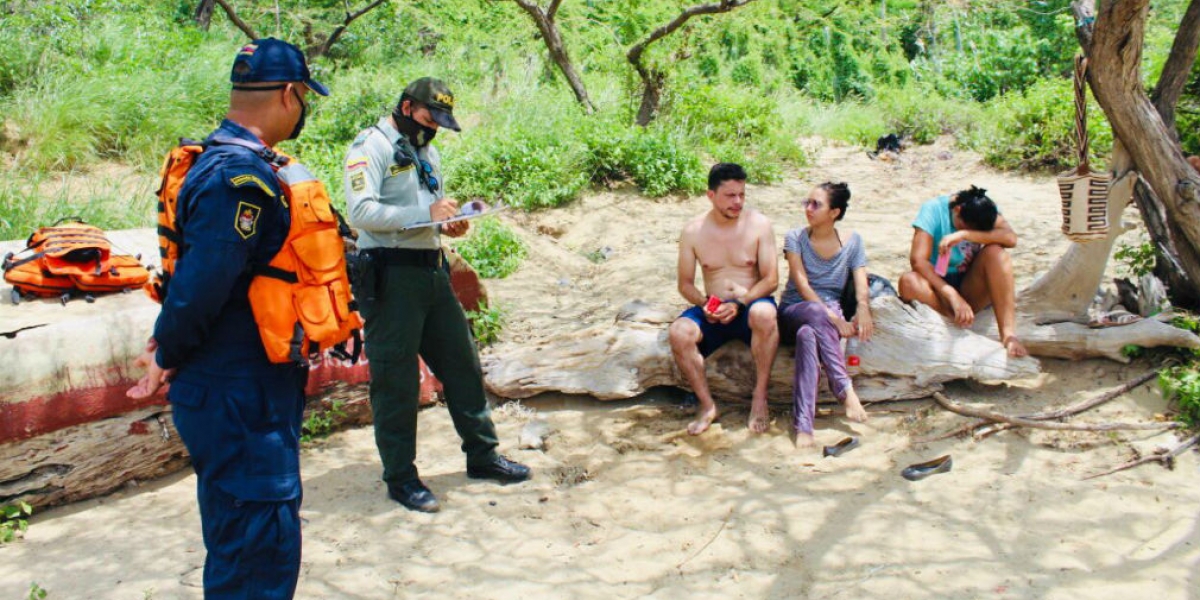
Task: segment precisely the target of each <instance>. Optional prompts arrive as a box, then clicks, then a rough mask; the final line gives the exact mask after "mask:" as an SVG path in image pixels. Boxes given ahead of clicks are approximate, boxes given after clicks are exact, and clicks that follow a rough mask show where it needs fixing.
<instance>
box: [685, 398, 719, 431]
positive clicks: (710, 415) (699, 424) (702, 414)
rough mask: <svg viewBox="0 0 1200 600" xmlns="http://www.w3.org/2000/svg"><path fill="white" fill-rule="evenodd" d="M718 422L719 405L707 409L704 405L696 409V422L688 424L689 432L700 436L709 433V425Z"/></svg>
mask: <svg viewBox="0 0 1200 600" xmlns="http://www.w3.org/2000/svg"><path fill="white" fill-rule="evenodd" d="M716 420H717V405H715V404H714V405H712V406H709V407H707V408H705V407H704V406H703V405H701V406H700V408H698V409H696V420H695V421H692V422H691V423H688V426H687V432H688V433H689V434H691V435H700V434H702V433H704V432H705V431H708V427H709V425H712V424H713V421H716Z"/></svg>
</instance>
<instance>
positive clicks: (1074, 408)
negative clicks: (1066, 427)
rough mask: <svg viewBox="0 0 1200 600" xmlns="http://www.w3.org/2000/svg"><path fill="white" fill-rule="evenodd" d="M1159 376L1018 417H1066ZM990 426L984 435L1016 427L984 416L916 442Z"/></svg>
mask: <svg viewBox="0 0 1200 600" xmlns="http://www.w3.org/2000/svg"><path fill="white" fill-rule="evenodd" d="M1157 376H1158V371H1157V370H1154V371H1147V372H1146V373H1142V374H1141V375H1139V376H1137V377H1136V378H1134V379H1132V380H1130V381H1127V382H1125V383H1123V384H1121V386H1120V387H1116V388H1113V389H1111V390H1108V391H1107V392H1104V393H1103V394H1099V395H1097V396H1096V397H1095V398H1089V399H1087V400H1084V401H1082V402H1078V403H1075V404H1072V405H1070V406H1067V407H1064V408H1060V409H1058V410H1051V411H1045V412H1039V413H1033V414H1028V415H1017V417H1016V418H1018V419H1029V420H1030V421H1048V420H1051V419H1064V418H1066V417H1071V416H1074V415H1077V414H1079V413H1081V412H1083V411H1085V410H1091V409H1093V408H1096V407H1097V406H1100V405H1101V404H1104V403H1106V402H1110V401H1112V400H1114V399H1116V398H1120V397H1121V396H1124V395H1125V394H1128V393H1129V392H1131V391H1133V390H1134V389H1135V388H1137V387H1138V386H1140V385H1142V384H1144V383H1146V382H1148V381H1151V380H1153V379H1154V378H1155V377H1157ZM989 426H995V427H994V429H991V430H988V431H987V432H986V433H985V434H984V435H991V434H993V433H999V432H1001V431H1004V430H1007V429H1012V428H1013V427H1014V425H1013V424H1012V423H1008V422H1002V423H1000V424H997V423H996V421H994V420H992V419H988V418H984V420H982V421H976V422H974V423H967V424H966V425H963V426H962V427H958V428H956V429H953V430H951V431H948V432H946V433H944V434H942V435H939V436H937V437H932V438H920V439H918V440H916V443H919V444H925V443H929V442H936V441H940V440H944V439H948V438H952V437H958V436H960V435H966V434H968V433H973V434H974V435H980V434H981V432H980V431H978V430H980V429H982V428H985V427H989Z"/></svg>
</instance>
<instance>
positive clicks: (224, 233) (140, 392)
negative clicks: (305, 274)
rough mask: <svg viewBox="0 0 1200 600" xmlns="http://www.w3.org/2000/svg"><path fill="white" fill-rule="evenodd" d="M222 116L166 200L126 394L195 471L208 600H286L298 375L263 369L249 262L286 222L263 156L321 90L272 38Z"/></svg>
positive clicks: (299, 368) (251, 53) (293, 370)
mask: <svg viewBox="0 0 1200 600" xmlns="http://www.w3.org/2000/svg"><path fill="white" fill-rule="evenodd" d="M230 81H231V82H232V83H233V90H232V91H231V93H230V101H229V111H228V113H227V114H226V116H225V119H224V120H223V121H222V122H221V125H220V126H219V127H218V128H217V129H216V130H215V131H214V132H213V133H212V134H211V135H210V136H209V137H208V138H207V141H208V142H210V143H211V142H213V140H214V139H216V140H218V143H216V144H212V145H209V146H208V147H207V148H206V150H205V151H204V152H203V153H202V154H201V155H200V156H199V158H198V159H197V160H196V162H195V164H194V165H193V166H192V168H191V169H190V170H189V171H188V174H187V178H186V179H185V181H184V184H183V186H182V188H181V189H180V192H179V200H178V214H177V230H178V231H179V232H180V234H181V238H182V239H181V242H180V258H179V260H178V262H177V263H176V268H175V273H174V275H173V276H172V277H171V279H170V281H169V284H168V287H167V289H166V297H165V299H164V300H163V307H162V312H161V313H160V314H159V317H158V321H157V322H156V324H155V327H154V337H153V338H152V339H151V341H150V343H149V344H148V346H147V352H146V354H144V355H143V356H141V357H139V359H138V361H137V364H139V365H141V366H144V367H146V368H147V373H146V376H145V377H143V378H142V379H141V381H139V382H138V384H137V385H136V386H135V387H134V388H132V389H131V390H129V395H130V396H131V397H134V398H146V397H149V396H151V395H153V394H155V393H156V392H157V391H158V389H159V387H160V386H161V385H162V384H163V383H165V382H166V381H167V379H168V378H169V379H171V386H170V390H169V391H168V394H167V397H168V399H169V400H170V401H171V405H172V409H173V413H174V421H175V426H176V428H177V429H178V431H179V434H180V437H181V438H182V439H183V442H184V444H185V445H186V446H187V449H188V452H189V453H190V454H191V457H192V465H193V467H194V468H195V471H196V479H197V490H198V494H197V496H198V501H199V505H200V520H201V527H202V530H203V535H204V545H205V549H206V550H207V552H208V554H207V557H206V559H205V565H204V595H205V598H206V599H208V600H212V599H216V598H220V599H226V598H228V599H233V598H272V599H273V598H292V597H293V595H294V593H295V589H296V582H297V579H298V576H299V570H300V516H299V510H300V498H301V486H300V451H299V447H300V445H299V437H300V423H301V419H302V414H303V410H304V384H305V381H306V378H307V375H308V371H307V367H306V366H304V365H297V364H273V363H271V362H270V361H269V360H268V359H267V355H266V351H265V350H264V348H263V343H262V338H261V337H260V335H259V331H258V327H257V325H256V323H255V321H254V315H253V313H252V311H251V307H250V301H249V298H248V290H249V286H250V279H251V276H250V275H249V269H248V267H250V266H251V265H266V264H267V263H268V262H270V260H271V258H272V257H273V256H274V255H275V254H276V253H278V251H279V249H280V247H281V246H282V244H283V242H284V239H285V238H286V237H287V233H288V227H289V225H290V215H289V212H288V208H287V205H286V203H285V202H286V199H285V196H284V193H283V190H282V189H281V188H280V186H279V183H278V182H277V180H276V177H275V174H274V172H273V171H272V169H271V167H270V165H269V164H268V163H267V162H266V161H265V160H264V159H263V158H262V157H260V154H259V153H257V152H256V151H255V150H254V149H252V148H247V147H245V146H244V145H238V144H236V143H220V140H227V139H230V138H232V139H234V140H241V141H243V142H248V143H249V145H251V146H267V147H270V146H273V145H275V144H277V143H279V142H281V141H283V140H285V139H292V138H295V137H296V136H298V135H299V134H300V130H301V129H302V128H303V127H304V120H305V115H306V111H307V104H306V103H305V96H307V95H308V94H309V92H313V93H316V94H319V95H322V96H326V95H328V94H329V91H328V90H327V89H326V88H325V86H323V85H321V84H320V83H318V82H316V81H314V80H313V79H312V78H311V76H310V74H309V70H308V66H307V64H306V62H305V59H304V55H303V54H302V53H301V52H300V50H299V49H298V48H296V47H295V46H293V45H291V44H288V43H286V42H282V41H280V40H276V39H273V38H267V39H261V40H255V41H254V42H251V43H250V44H247V45H246V46H244V47H242V48H241V50H239V51H238V54H237V56H236V57H235V59H234V64H233V69H232V72H231V75H230Z"/></svg>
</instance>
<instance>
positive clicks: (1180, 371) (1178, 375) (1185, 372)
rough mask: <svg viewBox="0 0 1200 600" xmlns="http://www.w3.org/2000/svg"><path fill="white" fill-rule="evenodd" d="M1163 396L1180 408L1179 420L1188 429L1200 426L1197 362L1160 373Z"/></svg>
mask: <svg viewBox="0 0 1200 600" xmlns="http://www.w3.org/2000/svg"><path fill="white" fill-rule="evenodd" d="M1158 385H1159V387H1160V388H1162V391H1163V396H1165V397H1166V398H1168V399H1171V400H1174V401H1175V402H1176V404H1177V405H1178V407H1179V420H1180V421H1181V422H1183V423H1184V424H1185V425H1187V426H1188V427H1198V426H1200V368H1198V367H1197V365H1196V363H1195V362H1191V363H1188V364H1186V365H1181V366H1177V367H1170V368H1167V369H1163V370H1161V371H1159V372H1158Z"/></svg>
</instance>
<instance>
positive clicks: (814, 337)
mask: <svg viewBox="0 0 1200 600" xmlns="http://www.w3.org/2000/svg"><path fill="white" fill-rule="evenodd" d="M849 204H850V188H849V187H848V186H847V185H846V184H844V183H830V182H825V183H822V184H821V185H818V186H817V187H815V188H813V190H812V192H811V193H809V195H808V198H807V199H806V200H805V201H804V216H805V218H807V220H808V227H798V228H796V229H793V230H791V231H789V232H788V233H787V236H786V237H785V239H784V244H783V253H784V256H785V257H786V258H787V261H788V273H789V276H788V283H787V287H786V288H785V289H784V291H783V297H782V299H781V302H780V306H779V335H780V339H781V340H789V339H792V337H793V336H794V337H795V340H796V371H795V374H794V376H793V386H794V391H793V392H792V419H793V423H792V424H793V426H794V427H795V430H796V443H797V445H800V446H812V445H814V444H815V441H814V439H813V416H814V413H815V412H816V404H817V379H818V374H817V368H818V366H817V365H818V360H819V362H820V364H823V365H824V366H825V378H826V379H827V380H828V381H829V387H830V390H831V391H832V392H833V394H834V395H835V396H837V398H838V399H839V400H841V401H842V402H843V403H844V404H845V406H846V416H848V417H849V418H851V419H853V420H855V421H859V422H862V421H866V420H867V411H866V410H865V409H863V406H862V403H861V402H859V400H858V394H856V393H855V392H854V385H853V383H852V382H851V381H850V376H849V375H848V374H847V373H846V359H845V357H844V356H843V353H842V344H841V338H848V337H851V336H858V338H859V339H860V340H862V341H867V340H868V339H870V337H871V332H872V330H873V329H874V327H873V324H872V321H871V306H870V303H869V302H870V288H869V287H868V285H867V254H866V251H865V250H864V249H863V241H862V238H861V237H860V236H859V235H858V234H857V233H854V232H851V233H849V235H846V236H845V237H843V236H842V235H841V234H840V233H839V232H838V230H837V228H836V227H835V226H834V225H835V224H836V223H837V222H838V221H840V220H842V217H845V216H846V208H847V207H848V206H849ZM843 240H845V242H844V243H843ZM851 276H853V277H854V283H855V289H856V291H857V296H858V297H857V301H858V307H857V311H856V312H857V314H856V315H855V317H854V321H853V322H848V321H846V319H845V318H844V317H843V316H842V307H841V304H840V302H839V299H840V298H841V295H842V290H843V289H844V288H845V287H846V282H847V280H848V279H849V278H850V277H851Z"/></svg>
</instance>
